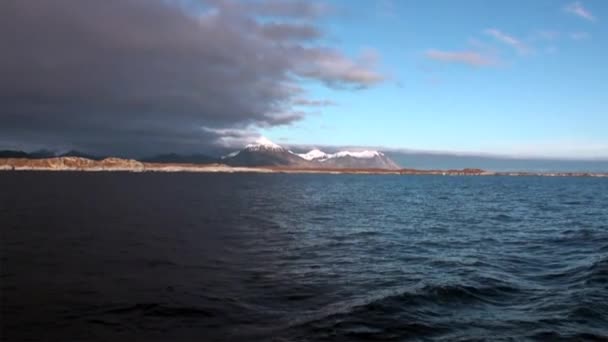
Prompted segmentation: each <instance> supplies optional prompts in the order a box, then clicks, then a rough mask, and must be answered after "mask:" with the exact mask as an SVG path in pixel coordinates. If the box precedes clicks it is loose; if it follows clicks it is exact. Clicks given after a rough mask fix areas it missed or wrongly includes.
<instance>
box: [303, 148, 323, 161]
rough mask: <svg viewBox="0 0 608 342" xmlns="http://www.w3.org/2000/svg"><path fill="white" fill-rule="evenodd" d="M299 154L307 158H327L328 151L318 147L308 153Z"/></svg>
mask: <svg viewBox="0 0 608 342" xmlns="http://www.w3.org/2000/svg"><path fill="white" fill-rule="evenodd" d="M298 156H300V157H302V158H304V159H306V160H315V159H324V158H327V153H325V152H323V151H321V150H318V149H314V150H311V151H310V152H308V153H299V154H298Z"/></svg>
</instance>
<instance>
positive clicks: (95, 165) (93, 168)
mask: <svg viewBox="0 0 608 342" xmlns="http://www.w3.org/2000/svg"><path fill="white" fill-rule="evenodd" d="M0 171H83V172H226V173H235V172H254V173H320V174H380V175H382V174H386V175H440V176H545V177H608V173H595V172H494V171H485V170H481V169H462V170H418V169H397V170H389V169H350V168H294V167H276V166H269V167H262V166H260V167H237V166H228V165H224V164H178V163H148V162H140V161H138V160H134V159H122V158H113V157H112V158H106V159H103V160H92V159H87V158H81V157H55V158H44V159H28V158H0Z"/></svg>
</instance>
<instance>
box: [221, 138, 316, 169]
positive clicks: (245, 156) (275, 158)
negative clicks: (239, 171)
mask: <svg viewBox="0 0 608 342" xmlns="http://www.w3.org/2000/svg"><path fill="white" fill-rule="evenodd" d="M221 162H222V163H223V164H227V165H230V166H292V167H310V163H309V161H308V160H306V159H304V158H302V157H300V156H298V155H297V154H295V153H293V152H291V151H289V150H287V149H286V148H284V147H281V146H279V145H277V144H275V143H273V142H272V141H270V140H268V139H266V138H264V137H262V138H260V139H258V140H256V142H255V143H253V144H248V145H246V146H245V148H244V149H242V150H240V151H237V152H233V153H230V154H228V155H226V156H224V157H222V160H221Z"/></svg>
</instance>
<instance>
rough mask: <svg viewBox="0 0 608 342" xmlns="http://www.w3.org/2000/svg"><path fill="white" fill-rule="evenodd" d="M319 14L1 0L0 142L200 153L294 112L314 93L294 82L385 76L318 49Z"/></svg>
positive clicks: (286, 8)
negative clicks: (308, 92)
mask: <svg viewBox="0 0 608 342" xmlns="http://www.w3.org/2000/svg"><path fill="white" fill-rule="evenodd" d="M327 13H328V8H327V7H326V6H324V5H322V4H319V3H313V2H310V1H274V0H265V1H244V2H238V1H227V0H223V1H222V0H213V1H211V0H208V1H202V2H201V1H196V0H192V1H184V0H175V1H170V0H139V1H138V0H104V1H99V0H53V1H22V0H3V1H0V47H1V51H2V53H1V54H0V75H2V76H1V77H0V108H1V109H0V144H5V145H7V146H8V145H11V146H16V145H23V146H25V145H28V144H29V145H31V146H34V145H36V146H38V145H43V146H49V147H51V148H52V147H66V148H80V149H84V150H94V151H103V152H105V151H108V152H112V153H121V152H122V153H127V154H133V153H138V154H141V153H150V152H165V151H199V150H201V148H202V147H203V146H206V145H209V144H225V143H226V142H228V141H237V140H238V139H241V140H242V139H245V138H247V137H249V136H251V135H252V134H255V129H256V127H269V126H276V125H286V124H290V123H293V122H295V121H298V120H301V119H302V118H303V117H304V116H305V115H306V112H301V111H297V110H294V109H293V106H294V105H296V106H297V105H301V104H304V102H303V100H305V101H310V103H315V101H318V100H315V99H309V98H307V95H306V91H305V89H303V88H301V87H300V86H299V85H298V82H299V81H300V80H302V79H309V80H313V81H319V82H322V83H324V84H326V85H328V86H331V87H336V88H350V89H355V88H361V87H367V86H370V85H374V84H376V83H378V82H381V81H382V80H383V77H382V75H380V74H379V73H378V72H377V71H375V66H374V63H375V58H371V59H370V58H369V56H362V57H359V58H357V59H350V58H348V57H347V56H345V55H344V54H342V53H341V52H340V51H338V50H335V49H332V48H329V47H323V46H321V45H320V41H319V38H322V37H323V33H322V32H321V31H320V30H319V28H318V27H317V26H316V25H315V18H318V17H320V16H322V15H325V14H327ZM261 17H263V20H262V18H261ZM318 103H321V102H318ZM236 132H238V133H236ZM229 133H230V134H229ZM231 134H232V136H231ZM235 135H237V136H238V137H236V138H235ZM237 138H238V139H237Z"/></svg>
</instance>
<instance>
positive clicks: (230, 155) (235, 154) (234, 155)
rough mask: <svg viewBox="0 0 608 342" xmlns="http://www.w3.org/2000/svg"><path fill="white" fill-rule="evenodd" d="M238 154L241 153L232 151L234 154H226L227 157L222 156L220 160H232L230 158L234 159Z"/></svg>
mask: <svg viewBox="0 0 608 342" xmlns="http://www.w3.org/2000/svg"><path fill="white" fill-rule="evenodd" d="M239 153H241V151H234V152H231V153H228V154H227V155H225V156H222V158H221V159H226V158H232V157H236V156H238V155H239Z"/></svg>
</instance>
